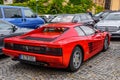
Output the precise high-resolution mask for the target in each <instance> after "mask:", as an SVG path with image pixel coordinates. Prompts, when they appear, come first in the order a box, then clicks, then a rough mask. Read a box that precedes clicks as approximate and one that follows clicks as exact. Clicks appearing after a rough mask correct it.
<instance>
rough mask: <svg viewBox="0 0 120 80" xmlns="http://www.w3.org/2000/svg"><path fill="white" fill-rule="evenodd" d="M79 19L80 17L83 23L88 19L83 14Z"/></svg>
mask: <svg viewBox="0 0 120 80" xmlns="http://www.w3.org/2000/svg"><path fill="white" fill-rule="evenodd" d="M80 17H81V20H82V21H83V20H87V19H88V18H87V17H86V15H84V14H83V15H81V16H80Z"/></svg>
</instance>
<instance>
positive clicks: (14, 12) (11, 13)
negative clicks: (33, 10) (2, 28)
mask: <svg viewBox="0 0 120 80" xmlns="http://www.w3.org/2000/svg"><path fill="white" fill-rule="evenodd" d="M3 10H4V14H5V18H21V17H22V12H21V9H20V8H3Z"/></svg>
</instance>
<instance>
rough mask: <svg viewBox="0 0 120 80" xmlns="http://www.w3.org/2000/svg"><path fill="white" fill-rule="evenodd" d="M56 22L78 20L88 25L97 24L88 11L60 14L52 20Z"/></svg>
mask: <svg viewBox="0 0 120 80" xmlns="http://www.w3.org/2000/svg"><path fill="white" fill-rule="evenodd" d="M54 22H77V23H83V24H85V25H87V26H94V24H95V21H94V20H93V18H92V17H91V16H90V15H89V14H86V13H80V14H59V15H57V16H56V17H55V18H54V19H52V20H51V21H50V23H54Z"/></svg>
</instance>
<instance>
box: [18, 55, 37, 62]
mask: <svg viewBox="0 0 120 80" xmlns="http://www.w3.org/2000/svg"><path fill="white" fill-rule="evenodd" d="M19 58H20V59H22V60H27V61H33V62H35V61H36V58H35V57H34V56H28V55H20V57H19Z"/></svg>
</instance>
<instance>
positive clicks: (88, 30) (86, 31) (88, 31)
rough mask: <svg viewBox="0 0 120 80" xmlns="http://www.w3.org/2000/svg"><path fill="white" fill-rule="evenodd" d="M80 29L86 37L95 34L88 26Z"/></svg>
mask: <svg viewBox="0 0 120 80" xmlns="http://www.w3.org/2000/svg"><path fill="white" fill-rule="evenodd" d="M80 28H81V29H82V30H83V31H84V32H85V34H86V35H92V34H95V30H94V29H92V28H90V27H88V26H81V27H80Z"/></svg>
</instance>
